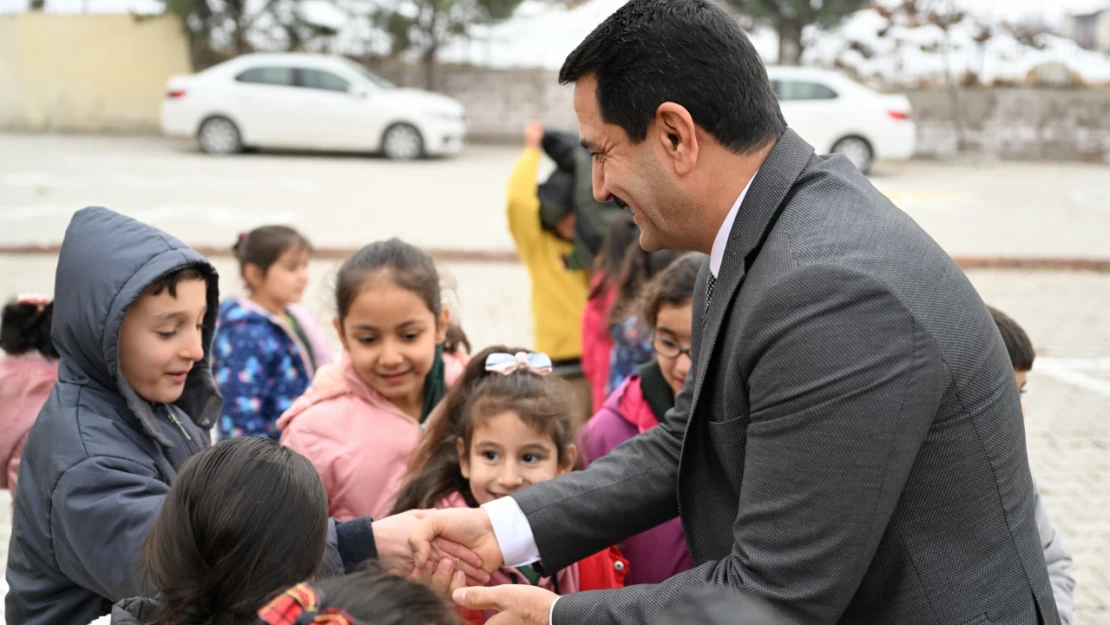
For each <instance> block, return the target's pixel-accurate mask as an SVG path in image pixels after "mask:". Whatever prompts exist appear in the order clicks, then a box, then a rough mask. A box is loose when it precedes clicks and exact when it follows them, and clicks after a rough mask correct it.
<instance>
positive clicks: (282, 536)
mask: <svg viewBox="0 0 1110 625" xmlns="http://www.w3.org/2000/svg"><path fill="white" fill-rule="evenodd" d="M327 535H328V498H327V494H326V493H324V485H323V484H322V483H321V482H320V476H319V475H317V473H316V469H315V468H314V467H313V466H312V463H310V462H309V461H308V460H307V459H305V457H304V456H302V455H300V454H298V453H297V452H295V451H293V450H291V449H289V448H287V447H282V446H281V445H279V444H278V443H277V441H272V440H268V439H264V438H256V437H243V438H237V439H232V440H227V441H223V442H221V443H218V444H216V445H214V446H212V447H210V448H209V449H206V450H205V451H202V452H201V453H199V454H197V455H195V456H193V457H192V458H190V459H189V461H188V462H186V463H185V466H184V467H182V469H181V473H180V474H178V476H177V479H176V480H175V481H174V483H173V486H172V487H170V490H169V493H167V494H166V499H165V502H164V503H163V504H162V509H161V511H160V512H159V513H158V519H157V520H156V521H155V522H154V525H153V526H152V527H151V529H150V533H149V534H148V535H147V537H146V541H145V543H144V546H143V554H142V560H143V568H144V570H145V572H146V575H147V577H148V578H149V581H150V582H151V584H152V585H153V587H154V588H157V589H158V596H157V599H154V598H134V599H128V600H125V601H122V602H120V603H118V604H116V606H114V607H113V608H112V612H111V615H110V616H105V617H102V618H101V619H98V620H97V621H95V623H96V625H109V624H111V625H208V624H210V623H225V624H227V625H239V624H243V625H246V624H247V623H254V622H255V614H256V613H257V611H258V609H259V608H261V607H262V606H263V605H265V604H266V602H267V601H269V600H271V599H272V598H273V597H274V596H275V595H277V594H278V593H280V592H281V591H283V590H284V589H286V588H288V587H289V586H292V585H294V584H297V583H299V582H302V581H304V580H306V579H310V578H312V577H314V576H315V575H316V574H317V573H318V572H319V570H320V567H321V564H322V563H323V560H324V550H325V547H326V542H327Z"/></svg>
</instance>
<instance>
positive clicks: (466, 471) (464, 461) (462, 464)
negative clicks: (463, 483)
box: [455, 438, 470, 480]
mask: <svg viewBox="0 0 1110 625" xmlns="http://www.w3.org/2000/svg"><path fill="white" fill-rule="evenodd" d="M455 449H456V450H458V453H459V471H460V472H461V473H462V476H463V479H467V480H469V479H470V454H469V453H467V449H466V444H465V443H463V439H462V438H457V439H455Z"/></svg>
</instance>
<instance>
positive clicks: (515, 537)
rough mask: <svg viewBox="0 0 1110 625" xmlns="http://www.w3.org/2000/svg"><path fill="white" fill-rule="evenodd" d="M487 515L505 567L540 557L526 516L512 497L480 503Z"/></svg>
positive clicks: (525, 562)
mask: <svg viewBox="0 0 1110 625" xmlns="http://www.w3.org/2000/svg"><path fill="white" fill-rule="evenodd" d="M482 508H484V509H485V511H486V514H488V515H489V522H490V525H492V526H493V535H494V537H495V538H497V545H498V546H499V547H501V558H502V559H503V560H504V561H505V566H507V567H517V566H524V565H526V564H532V563H533V562H537V561H539V559H540V548H539V547H537V546H536V538H535V536H533V535H532V526H531V525H529V524H528V517H526V516H524V511H523V510H521V509H520V504H518V503H517V502H516V500H515V499H513V498H512V497H502V498H501V499H495V500H493V501H491V502H489V503H487V504H482Z"/></svg>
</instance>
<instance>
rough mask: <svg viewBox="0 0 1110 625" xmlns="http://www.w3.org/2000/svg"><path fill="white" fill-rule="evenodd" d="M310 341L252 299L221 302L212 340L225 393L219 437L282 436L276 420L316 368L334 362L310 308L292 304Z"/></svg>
mask: <svg viewBox="0 0 1110 625" xmlns="http://www.w3.org/2000/svg"><path fill="white" fill-rule="evenodd" d="M288 311H289V314H290V316H291V317H292V318H293V319H294V321H296V323H297V325H299V326H300V327H301V330H302V332H303V333H304V334H305V336H306V338H307V339H308V341H307V342H306V341H303V340H301V339H300V337H298V336H297V333H296V332H294V331H293V329H292V328H290V327H289V324H288V323H287V322H286V321H285V320H284V319H281V318H279V317H277V316H276V315H274V314H273V313H271V312H269V311H268V310H266V309H264V308H262V307H261V306H259V305H258V304H255V303H254V302H252V301H251V300H249V299H247V298H245V297H241V298H237V297H233V298H228V299H226V300H224V302H223V303H222V304H220V318H219V325H218V326H217V328H216V340H215V345H214V346H213V350H212V352H213V360H214V371H215V375H216V383H217V384H219V385H220V392H221V393H223V396H224V407H223V411H222V412H221V413H220V420H219V422H218V424H217V426H218V428H219V430H218V434H219V438H220V439H221V440H222V439H227V438H233V437H236V436H265V437H267V438H272V439H275V440H276V439H277V438H278V437H279V436H280V432H278V429H277V420H278V417H280V416H281V414H282V413H283V412H285V411H286V410H288V409H289V407H290V406H292V405H293V402H294V401H296V399H297V398H298V397H300V396H301V395H302V394H304V392H305V390H306V389H307V388H308V385H309V384H311V383H312V376H313V375H314V374H315V372H316V369H317V368H319V367H321V366H323V365H325V364H327V363H329V362H331V359H332V356H331V349H330V347H329V346H328V344H327V341H326V340H325V339H324V335H323V333H322V332H321V331H320V329H319V327H318V326H317V325H316V322H315V320H314V319H313V318H312V315H311V313H309V312H307V311H306V310H304V309H303V308H300V307H298V306H290V307H289V308H288Z"/></svg>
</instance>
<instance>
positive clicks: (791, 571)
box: [410, 0, 1058, 625]
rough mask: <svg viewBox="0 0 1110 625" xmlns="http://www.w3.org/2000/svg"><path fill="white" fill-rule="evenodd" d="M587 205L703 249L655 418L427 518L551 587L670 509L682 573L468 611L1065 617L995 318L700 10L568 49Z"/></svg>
mask: <svg viewBox="0 0 1110 625" xmlns="http://www.w3.org/2000/svg"><path fill="white" fill-rule="evenodd" d="M560 80H561V81H562V82H564V83H574V84H575V96H574V106H575V110H576V112H577V114H578V121H579V130H580V134H581V136H582V138H583V142H584V144H585V145H586V146H587V147H588V148H589V149H590V151H591V152H593V153H594V155H595V156H594V158H595V161H594V180H593V185H594V193H595V194H596V195H597V199H598V200H599V201H604V200H608V199H610V198H612V199H614V200H615V201H617V202H618V203H620V204H622V205H624V206H627V207H628V208H629V209H630V210H632V211H633V212H634V213H635V214H636V222H637V223H638V224H639V225H640V227H641V229H642V231H643V234H642V238H641V244H642V245H643V246H644V248H646V249H652V250H654V249H661V248H670V249H682V250H697V251H701V252H705V253H708V254H710V259H709V262H708V263H707V264H706V267H704V269H703V270H702V274H701V278H700V280H699V286H698V301H699V304H698V305H696V306H695V314H694V327H695V329H698V330H700V332H695V338H694V340H693V361H694V362H693V366H692V368H691V369H690V374H689V376H688V378H687V381H686V388H685V389H684V390H683V391H682V392H681V393H680V394H679V396H678V399H677V402H676V406H675V408H674V409H673V410H672V411H671V412H670V413H669V414H668V415H667V417H666V419H665V420H664V422H663V423H661V424H660V425H659V426H658V427H656V428H654V429H651V430H649V431H647V432H645V433H644V434H642V435H640V436H638V437H636V438H633V439H632V440H630V441H628V442H626V443H625V444H624V445H621V446H620V447H618V448H617V449H616V450H614V451H613V453H611V454H610V455H609V456H607V457H605V458H602V459H601V460H598V461H596V462H595V463H593V464H592V465H590V467H589V469H587V470H585V471H581V472H575V473H571V474H568V475H566V476H564V477H561V478H559V479H556V480H554V481H551V482H547V483H543V484H539V485H536V486H533V487H531V488H528V489H525V490H522V491H519V492H516V493H514V494H512V496H511V497H506V498H503V499H499V500H497V501H494V502H491V503H488V504H486V505H485V506H484V507H483V508H479V509H473V510H451V511H444V512H438V513H436V514H433V515H430V516H429V517H428V518H427V519H426V520H425V522H424V524H423V525H422V526H421V527H420V528H419V529H418V531H417V532H416V533H414V535H413V537H412V539H411V540H410V542H411V543H412V546H413V548H414V551H416V553H417V559H418V562H419V561H425V560H426V559H427V558H429V557H430V556H432V555H441V554H442V553H444V552H445V549H444V548H440V547H438V546H437V545H436V542H435V538H436V537H442V538H447V539H450V540H453V541H455V542H457V543H460V544H464V545H467V546H468V547H469V548H470V549H471V550H473V551H474V552H475V553H477V554H478V555H479V556H480V557H481V558H482V559H483V562H484V566H485V568H486V569H487V570H492V569H493V568H495V567H498V566H501V565H502V564H507V565H510V566H517V565H521V564H524V563H525V562H529V561H538V562H539V565H540V566H541V567H542V570H543V571H545V572H547V573H551V572H554V571H557V570H559V569H561V568H563V567H566V566H568V565H570V564H571V563H573V562H576V561H577V560H579V559H581V558H583V557H585V556H588V555H590V554H592V553H595V552H597V551H599V550H601V549H603V548H604V547H606V546H608V545H612V544H614V543H618V542H620V541H621V540H622V539H624V538H627V537H628V536H632V535H634V534H637V533H639V532H643V531H644V530H647V529H649V528H651V527H654V526H656V525H658V524H660V523H662V522H664V521H666V520H668V519H671V518H673V517H674V516H675V515H678V516H680V517H681V519H682V524H683V527H684V529H685V531H686V539H687V542H688V545H689V548H690V553H691V554H692V556H693V560H694V563H695V565H696V566H695V568H694V569H692V570H690V571H687V572H685V573H682V574H680V575H677V576H675V577H673V578H671V579H670V580H668V581H667V582H665V583H663V584H659V585H644V586H634V587H629V588H625V589H621V590H611V591H598V592H585V593H579V594H573V595H567V596H564V597H561V598H558V599H557V600H556V598H555V596H554V595H551V594H550V593H547V592H546V591H543V590H541V589H538V588H534V587H520V586H514V587H505V586H501V587H497V588H472V589H468V590H463V591H459V592H458V593H457V594H456V601H460V602H461V603H463V604H464V605H466V606H468V607H482V608H494V609H498V610H501V611H502V613H501V614H500V615H498V616H497V617H495V618H494V619H493V620H491V621H489V623H490V625H501V624H505V625H510V624H527V625H546V624H547V623H548V622H549V621H550V622H551V623H553V624H554V625H576V624H579V623H581V624H588V625H608V624H614V625H615V624H622V625H625V624H627V625H633V624H647V623H650V622H652V621H653V620H654V618H655V617H657V616H659V615H660V614H661V613H662V612H663V611H664V610H666V609H668V608H669V607H671V606H673V605H675V604H678V603H680V602H682V601H684V600H687V599H689V598H690V597H691V596H692V595H694V593H696V592H698V591H699V590H700V589H702V588H703V587H706V586H712V585H717V586H728V587H731V588H733V589H735V590H737V591H741V592H743V593H746V594H749V595H754V596H755V597H757V598H760V599H762V600H764V601H766V602H767V604H768V605H769V607H770V608H771V609H772V610H774V611H775V613H776V614H777V615H778V616H779V617H781V618H783V619H784V620H785V621H786V622H788V623H804V624H832V623H845V624H848V623H851V624H857V623H858V624H863V623H897V624H899V625H907V624H909V625H913V624H922V625H926V624H927V625H972V624H980V623H983V624H985V623H994V624H999V623H1006V624H1015V625H1016V624H1018V623H1021V624H1029V623H1045V624H1051V625H1055V624H1056V623H1058V617H1057V613H1056V608H1055V605H1054V604H1053V599H1052V591H1051V588H1050V586H1049V581H1048V575H1047V572H1046V568H1045V561H1044V557H1043V555H1042V552H1041V547H1040V543H1039V542H1038V537H1037V528H1036V524H1035V522H1034V516H1033V485H1032V481H1031V478H1030V474H1029V464H1028V461H1027V458H1026V451H1025V439H1024V431H1023V429H1022V419H1021V407H1020V405H1019V399H1018V390H1017V386H1016V383H1015V381H1014V376H1013V372H1012V371H1011V369H1010V364H1009V361H1008V359H1007V355H1006V351H1005V349H1004V348H1003V345H1002V340H1001V337H1000V336H999V333H998V330H997V329H996V328H995V326H994V323H993V321H992V320H991V316H990V314H989V313H988V312H987V308H986V306H985V305H984V304H983V302H982V301H981V300H980V298H979V296H978V294H977V293H976V292H975V289H974V288H973V287H972V285H971V284H970V283H969V282H968V280H967V278H966V277H965V276H964V275H963V273H962V272H961V271H960V269H959V268H958V267H957V266H956V265H955V264H954V263H953V262H952V260H951V259H950V258H949V257H948V255H946V254H945V252H944V250H942V249H941V248H940V247H939V246H938V245H937V244H936V243H935V242H934V241H933V240H932V239H931V238H929V236H928V235H927V234H925V232H923V231H922V230H921V229H920V228H919V227H918V226H917V224H915V223H914V222H913V220H911V219H910V218H909V217H908V216H906V215H905V214H904V213H902V212H901V211H900V210H898V209H897V208H896V207H895V206H893V205H892V204H891V203H890V201H889V200H887V198H885V197H884V196H883V195H882V194H881V193H879V192H878V191H877V190H876V189H875V188H874V187H873V186H872V185H871V184H870V183H869V182H868V180H867V179H866V178H865V177H864V176H862V175H861V174H860V173H859V172H858V171H856V170H855V169H854V168H853V167H852V165H851V164H850V163H849V162H848V161H847V160H846V159H844V158H842V157H839V156H834V157H819V156H815V155H814V152H813V148H812V147H810V146H809V145H808V144H806V143H805V141H803V140H802V139H801V138H800V137H798V136H797V135H796V134H795V133H794V132H793V131H791V130H788V129H786V128H785V123H784V121H783V118H782V114H781V112H780V110H779V106H778V103H777V101H776V99H775V96H774V93H773V91H772V89H771V86H770V84H769V81H768V79H767V74H766V71H765V70H764V68H763V66H762V64H761V62H760V60H759V57H758V55H757V53H756V51H755V50H754V49H753V47H752V45H751V44H750V42H749V41H748V40H747V38H746V37H745V36H744V35H743V33H742V32H741V31H740V29H739V28H738V27H737V25H736V23H735V22H734V21H732V20H731V19H729V18H728V17H727V16H726V15H725V14H724V13H723V12H722V11H720V10H719V9H717V8H716V7H715V6H713V5H712V4H711V3H710V2H709V1H708V0H631V2H629V3H628V4H626V5H625V6H623V7H622V8H621V9H619V10H617V11H616V13H614V14H613V15H612V17H610V18H609V19H608V20H606V21H605V22H604V23H603V24H602V25H601V26H599V27H598V28H597V30H595V31H594V32H593V33H592V34H591V35H590V36H589V37H587V38H586V40H585V41H584V42H583V43H582V44H581V45H580V46H579V47H578V49H577V50H575V51H574V52H573V53H571V55H570V56H569V57H568V59H567V61H566V63H565V65H564V66H563V69H562V72H561V74H560Z"/></svg>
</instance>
